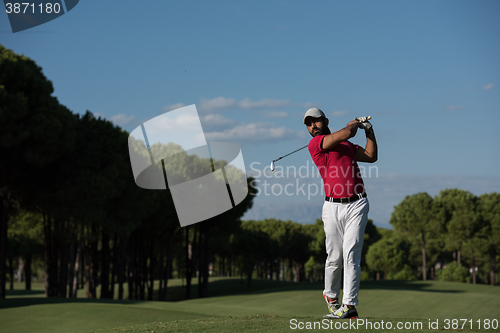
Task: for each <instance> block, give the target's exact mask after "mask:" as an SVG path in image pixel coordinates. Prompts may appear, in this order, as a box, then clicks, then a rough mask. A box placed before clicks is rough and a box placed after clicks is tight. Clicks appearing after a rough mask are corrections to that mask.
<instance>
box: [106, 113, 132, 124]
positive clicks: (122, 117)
mask: <svg viewBox="0 0 500 333" xmlns="http://www.w3.org/2000/svg"><path fill="white" fill-rule="evenodd" d="M109 120H110V121H112V122H113V123H114V124H115V125H118V126H124V125H128V124H130V123H132V122H133V121H135V117H134V116H127V115H126V114H125V113H120V114H116V115H114V116H111V117H110V118H109Z"/></svg>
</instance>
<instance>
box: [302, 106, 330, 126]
mask: <svg viewBox="0 0 500 333" xmlns="http://www.w3.org/2000/svg"><path fill="white" fill-rule="evenodd" d="M307 117H313V118H319V117H325V114H324V113H323V111H321V110H320V109H318V108H310V109H309V110H307V112H306V114H305V115H304V124H305V123H306V118H307Z"/></svg>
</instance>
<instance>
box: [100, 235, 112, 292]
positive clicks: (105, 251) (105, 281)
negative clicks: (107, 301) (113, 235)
mask: <svg viewBox="0 0 500 333" xmlns="http://www.w3.org/2000/svg"><path fill="white" fill-rule="evenodd" d="M101 242H102V249H101V279H100V282H101V298H110V297H109V296H110V295H109V294H110V293H109V266H110V265H111V261H110V260H111V257H110V254H109V251H110V250H109V233H107V232H105V231H104V230H103V231H102V240H101Z"/></svg>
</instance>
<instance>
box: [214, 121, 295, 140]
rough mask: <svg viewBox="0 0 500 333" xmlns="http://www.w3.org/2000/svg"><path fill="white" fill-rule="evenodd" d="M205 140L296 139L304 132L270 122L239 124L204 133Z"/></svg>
mask: <svg viewBox="0 0 500 333" xmlns="http://www.w3.org/2000/svg"><path fill="white" fill-rule="evenodd" d="M205 136H206V138H207V141H235V142H236V141H245V142H249V143H256V142H261V141H266V140H282V139H287V138H290V139H292V138H293V139H296V138H297V137H304V133H302V132H297V131H293V130H291V129H288V128H286V127H276V125H274V124H270V123H262V122H260V123H249V124H240V125H237V126H235V127H233V128H230V129H226V130H224V131H219V132H208V133H205Z"/></svg>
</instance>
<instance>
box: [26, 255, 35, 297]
mask: <svg viewBox="0 0 500 333" xmlns="http://www.w3.org/2000/svg"><path fill="white" fill-rule="evenodd" d="M32 256H33V255H32V254H31V253H30V254H27V255H26V257H25V258H24V283H25V288H26V290H31V279H32V275H33V274H32V272H33V271H32V270H31V261H32Z"/></svg>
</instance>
